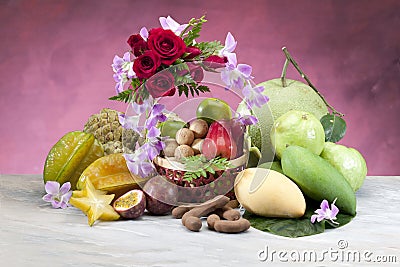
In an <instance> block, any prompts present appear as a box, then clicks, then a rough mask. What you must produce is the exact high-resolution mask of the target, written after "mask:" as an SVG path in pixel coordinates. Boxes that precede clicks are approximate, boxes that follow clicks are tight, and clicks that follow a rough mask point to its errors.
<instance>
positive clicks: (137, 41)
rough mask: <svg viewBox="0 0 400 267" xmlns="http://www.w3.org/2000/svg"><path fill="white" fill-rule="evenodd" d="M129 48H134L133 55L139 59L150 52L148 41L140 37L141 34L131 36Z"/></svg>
mask: <svg viewBox="0 0 400 267" xmlns="http://www.w3.org/2000/svg"><path fill="white" fill-rule="evenodd" d="M127 43H128V44H129V46H130V47H131V48H132V51H133V54H134V55H135V56H136V57H138V56H140V55H141V54H143V53H144V51H146V50H148V46H147V43H146V41H145V40H144V39H143V38H142V36H140V34H134V35H131V36H130V37H129V39H128V41H127Z"/></svg>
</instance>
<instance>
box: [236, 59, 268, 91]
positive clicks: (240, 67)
mask: <svg viewBox="0 0 400 267" xmlns="http://www.w3.org/2000/svg"><path fill="white" fill-rule="evenodd" d="M237 69H238V70H239V71H240V72H241V73H242V74H243V75H244V76H245V77H246V78H250V75H251V72H252V70H253V69H252V67H251V66H250V65H247V64H238V65H237ZM263 88H264V87H263Z"/></svg>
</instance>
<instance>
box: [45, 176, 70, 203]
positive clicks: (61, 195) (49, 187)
mask: <svg viewBox="0 0 400 267" xmlns="http://www.w3.org/2000/svg"><path fill="white" fill-rule="evenodd" d="M44 188H45V190H46V193H47V194H46V195H44V196H43V200H44V201H46V202H50V203H51V205H52V206H53V208H55V209H58V208H62V209H65V208H67V207H68V206H69V203H68V202H69V199H70V198H71V196H72V191H70V189H71V183H70V182H66V183H64V184H63V185H62V186H61V188H60V184H59V183H58V182H55V181H48V182H46V184H45V186H44Z"/></svg>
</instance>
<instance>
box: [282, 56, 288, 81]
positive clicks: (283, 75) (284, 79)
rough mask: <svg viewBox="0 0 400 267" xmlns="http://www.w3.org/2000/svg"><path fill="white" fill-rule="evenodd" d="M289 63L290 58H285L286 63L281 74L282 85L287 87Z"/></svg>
mask: <svg viewBox="0 0 400 267" xmlns="http://www.w3.org/2000/svg"><path fill="white" fill-rule="evenodd" d="M288 65H289V59H287V58H286V60H285V64H283V69H282V74H281V81H282V86H283V87H286V86H287V83H286V70H287V66H288Z"/></svg>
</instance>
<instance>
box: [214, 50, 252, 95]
mask: <svg viewBox="0 0 400 267" xmlns="http://www.w3.org/2000/svg"><path fill="white" fill-rule="evenodd" d="M252 70H253V69H252V67H251V66H250V65H247V64H237V61H236V56H235V57H234V59H233V60H232V63H229V62H228V63H226V67H225V68H224V69H223V70H222V71H221V80H222V81H223V82H224V83H225V84H226V85H227V87H228V88H229V89H230V88H236V89H243V88H244V87H245V85H246V83H247V81H248V80H251V79H252V78H253V77H252V76H251V72H252Z"/></svg>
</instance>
